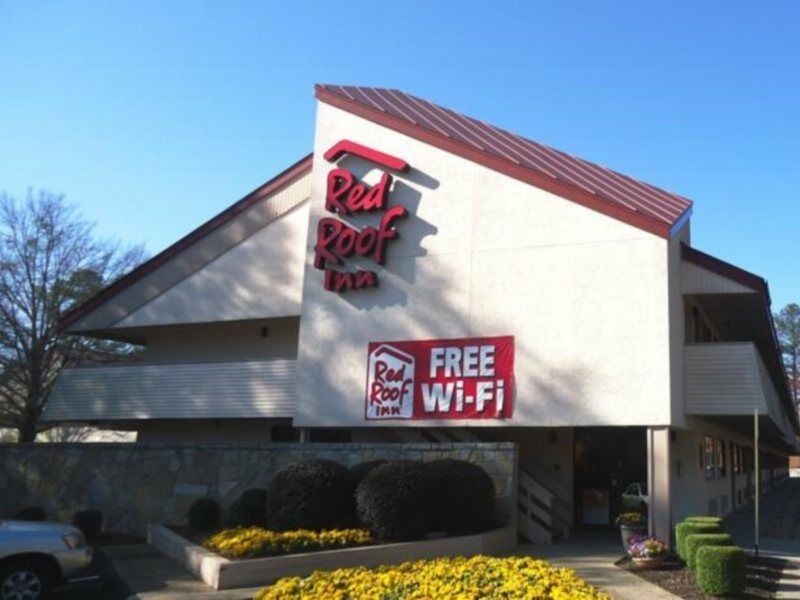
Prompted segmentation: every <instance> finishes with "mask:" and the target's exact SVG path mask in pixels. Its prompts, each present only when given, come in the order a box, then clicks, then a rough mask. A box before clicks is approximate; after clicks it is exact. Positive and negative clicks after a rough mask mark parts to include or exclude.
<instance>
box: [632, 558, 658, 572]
mask: <svg viewBox="0 0 800 600" xmlns="http://www.w3.org/2000/svg"><path fill="white" fill-rule="evenodd" d="M664 559H666V556H654V557H652V558H637V557H635V556H634V557H632V558H631V560H633V564H635V565H636V568H637V569H643V570H650V569H658V568H659V567H660V566H661V565H663V564H664Z"/></svg>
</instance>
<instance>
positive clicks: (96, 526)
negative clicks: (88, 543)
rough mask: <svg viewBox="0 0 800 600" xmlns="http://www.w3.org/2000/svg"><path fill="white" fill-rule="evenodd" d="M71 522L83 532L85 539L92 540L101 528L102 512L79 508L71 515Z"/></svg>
mask: <svg viewBox="0 0 800 600" xmlns="http://www.w3.org/2000/svg"><path fill="white" fill-rule="evenodd" d="M72 524H73V525H75V527H77V528H78V529H80V530H81V532H82V533H83V537H85V538H86V539H87V540H93V539H94V538H96V537H97V536H98V535H99V534H100V532H101V531H102V530H103V513H101V512H100V511H99V510H93V509H88V510H79V511H78V512H76V513H75V514H74V515H73V517H72Z"/></svg>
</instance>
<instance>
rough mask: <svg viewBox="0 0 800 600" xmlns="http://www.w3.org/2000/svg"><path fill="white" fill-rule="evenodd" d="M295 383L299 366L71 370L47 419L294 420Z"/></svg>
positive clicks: (263, 363)
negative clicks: (273, 418)
mask: <svg viewBox="0 0 800 600" xmlns="http://www.w3.org/2000/svg"><path fill="white" fill-rule="evenodd" d="M295 378H296V362H295V361H294V360H266V361H242V362H216V363H192V364H149V365H126V366H104V367H91V368H82V369H66V370H65V371H63V372H62V373H61V375H59V378H58V381H57V382H56V386H55V388H54V390H53V392H52V394H51V396H50V401H49V402H48V405H47V407H46V409H45V414H44V419H45V420H46V421H93V420H123V419H222V418H242V417H248V418H254V417H291V416H292V406H293V399H294V391H295Z"/></svg>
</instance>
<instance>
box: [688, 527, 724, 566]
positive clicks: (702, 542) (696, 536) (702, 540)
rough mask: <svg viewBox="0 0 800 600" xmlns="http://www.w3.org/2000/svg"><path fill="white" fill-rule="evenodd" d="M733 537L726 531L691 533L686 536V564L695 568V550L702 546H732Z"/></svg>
mask: <svg viewBox="0 0 800 600" xmlns="http://www.w3.org/2000/svg"><path fill="white" fill-rule="evenodd" d="M732 545H733V538H732V537H731V536H729V535H728V534H727V533H693V534H691V535H690V536H689V537H687V538H686V542H685V547H686V564H687V565H689V568H690V569H691V570H692V571H694V570H695V569H696V568H697V562H696V561H697V551H698V550H699V549H700V548H702V547H703V546H732Z"/></svg>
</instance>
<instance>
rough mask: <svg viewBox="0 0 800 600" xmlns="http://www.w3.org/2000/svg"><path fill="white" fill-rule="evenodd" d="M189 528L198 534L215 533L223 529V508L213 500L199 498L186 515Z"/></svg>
mask: <svg viewBox="0 0 800 600" xmlns="http://www.w3.org/2000/svg"><path fill="white" fill-rule="evenodd" d="M186 516H187V518H188V520H189V527H190V528H191V529H192V531H196V532H197V533H214V532H215V531H219V530H220V528H221V527H222V508H220V505H219V502H217V501H216V500H214V499H212V498H198V499H197V500H195V501H194V502H192V505H191V506H190V507H189V512H188V513H187V514H186Z"/></svg>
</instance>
